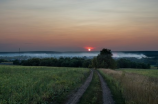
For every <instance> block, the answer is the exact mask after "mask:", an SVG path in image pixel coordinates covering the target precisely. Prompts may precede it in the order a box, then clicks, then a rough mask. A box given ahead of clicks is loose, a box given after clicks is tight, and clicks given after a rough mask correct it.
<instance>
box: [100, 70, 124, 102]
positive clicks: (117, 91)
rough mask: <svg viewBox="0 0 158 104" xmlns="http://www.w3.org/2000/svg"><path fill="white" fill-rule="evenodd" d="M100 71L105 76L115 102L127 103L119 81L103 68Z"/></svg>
mask: <svg viewBox="0 0 158 104" xmlns="http://www.w3.org/2000/svg"><path fill="white" fill-rule="evenodd" d="M99 72H100V74H101V75H102V76H103V78H104V80H105V81H106V83H107V85H108V87H109V88H110V90H111V93H112V95H113V99H114V101H115V104H125V99H124V98H123V95H122V91H123V89H122V87H121V86H120V83H119V81H117V80H115V79H114V78H113V77H111V76H110V75H107V74H106V73H104V72H103V71H102V70H99Z"/></svg>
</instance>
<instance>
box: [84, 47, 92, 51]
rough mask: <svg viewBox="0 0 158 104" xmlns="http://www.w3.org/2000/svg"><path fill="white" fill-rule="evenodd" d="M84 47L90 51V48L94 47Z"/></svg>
mask: <svg viewBox="0 0 158 104" xmlns="http://www.w3.org/2000/svg"><path fill="white" fill-rule="evenodd" d="M85 49H87V50H88V51H92V49H94V47H85Z"/></svg>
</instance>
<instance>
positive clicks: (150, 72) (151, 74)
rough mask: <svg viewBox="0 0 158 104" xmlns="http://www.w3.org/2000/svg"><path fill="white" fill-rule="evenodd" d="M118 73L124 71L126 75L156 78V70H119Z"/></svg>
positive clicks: (157, 72)
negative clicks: (134, 74)
mask: <svg viewBox="0 0 158 104" xmlns="http://www.w3.org/2000/svg"><path fill="white" fill-rule="evenodd" d="M119 70H120V69H119ZM120 71H125V72H128V73H137V74H141V75H145V76H149V77H155V78H158V70H157V69H121V70H120Z"/></svg>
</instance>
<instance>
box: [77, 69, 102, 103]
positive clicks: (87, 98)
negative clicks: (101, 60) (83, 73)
mask: <svg viewBox="0 0 158 104" xmlns="http://www.w3.org/2000/svg"><path fill="white" fill-rule="evenodd" d="M102 103H103V102H102V90H101V83H100V80H99V76H98V75H97V72H96V71H94V76H93V79H92V82H91V83H90V85H89V87H88V88H87V90H86V92H85V93H84V94H83V96H82V97H81V99H80V101H79V103H78V104H102Z"/></svg>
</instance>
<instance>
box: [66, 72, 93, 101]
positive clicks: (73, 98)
mask: <svg viewBox="0 0 158 104" xmlns="http://www.w3.org/2000/svg"><path fill="white" fill-rule="evenodd" d="M92 78H93V70H91V74H90V75H89V77H88V78H87V79H86V81H85V83H84V84H83V85H82V86H81V87H80V88H79V89H78V91H77V92H76V93H75V94H73V95H72V96H71V97H70V98H69V100H68V101H67V102H66V103H65V104H77V102H78V101H79V99H80V98H81V96H82V95H83V93H84V92H85V91H86V89H87V88H88V86H89V84H90V82H91V81H92Z"/></svg>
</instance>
